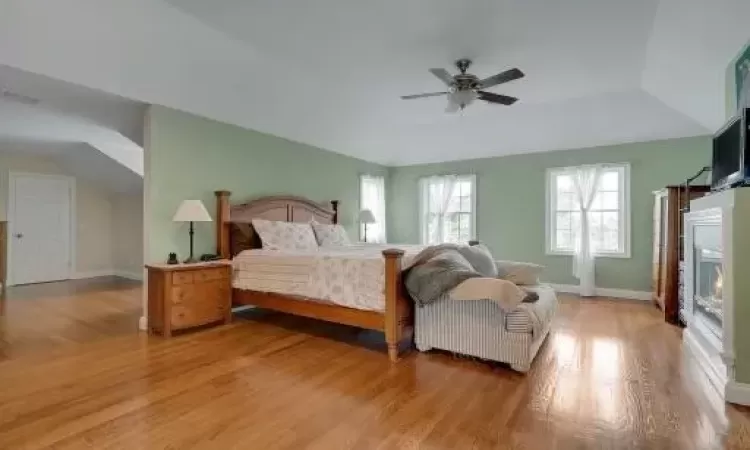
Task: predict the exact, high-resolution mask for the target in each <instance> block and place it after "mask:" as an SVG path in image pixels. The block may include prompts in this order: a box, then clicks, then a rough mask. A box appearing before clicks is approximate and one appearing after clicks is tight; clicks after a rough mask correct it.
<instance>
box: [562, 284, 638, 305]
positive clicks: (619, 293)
mask: <svg viewBox="0 0 750 450" xmlns="http://www.w3.org/2000/svg"><path fill="white" fill-rule="evenodd" d="M550 286H552V288H553V289H554V290H555V291H557V292H564V293H566V294H576V295H578V294H580V293H581V287H580V286H578V285H575V284H550ZM594 294H595V295H596V296H597V297H612V298H621V299H626V300H642V301H651V299H652V294H651V292H647V291H631V290H628V289H612V288H601V287H597V288H596V289H595V291H594Z"/></svg>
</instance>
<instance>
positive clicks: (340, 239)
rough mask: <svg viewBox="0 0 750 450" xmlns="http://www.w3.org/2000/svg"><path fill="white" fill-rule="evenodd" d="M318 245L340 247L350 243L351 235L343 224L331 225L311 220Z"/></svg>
mask: <svg viewBox="0 0 750 450" xmlns="http://www.w3.org/2000/svg"><path fill="white" fill-rule="evenodd" d="M310 224H311V225H312V228H313V231H314V232H315V238H316V239H317V240H318V245H320V246H321V247H339V246H345V245H350V244H351V243H350V242H349V236H347V235H346V230H345V229H344V227H342V226H341V225H338V224H336V225H331V224H327V223H318V222H310Z"/></svg>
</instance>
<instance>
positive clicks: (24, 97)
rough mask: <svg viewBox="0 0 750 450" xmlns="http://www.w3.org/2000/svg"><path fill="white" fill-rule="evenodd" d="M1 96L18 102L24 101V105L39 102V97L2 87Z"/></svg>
mask: <svg viewBox="0 0 750 450" xmlns="http://www.w3.org/2000/svg"><path fill="white" fill-rule="evenodd" d="M0 98H2V99H3V100H8V101H11V102H16V103H23V104H24V105H36V104H38V103H39V99H38V98H34V97H29V96H27V95H23V94H18V93H15V92H12V91H9V90H7V89H1V88H0Z"/></svg>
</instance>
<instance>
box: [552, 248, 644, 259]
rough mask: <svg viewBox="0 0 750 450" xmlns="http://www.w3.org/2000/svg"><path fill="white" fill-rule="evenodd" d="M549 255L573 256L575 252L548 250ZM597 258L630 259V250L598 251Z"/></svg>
mask: <svg viewBox="0 0 750 450" xmlns="http://www.w3.org/2000/svg"><path fill="white" fill-rule="evenodd" d="M545 254H546V255H547V256H573V252H565V251H560V250H547V251H546V252H545ZM594 257H596V258H612V259H630V258H631V256H630V252H627V253H597V254H595V255H594Z"/></svg>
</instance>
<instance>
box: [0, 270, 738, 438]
mask: <svg viewBox="0 0 750 450" xmlns="http://www.w3.org/2000/svg"><path fill="white" fill-rule="evenodd" d="M140 295H141V294H140V289H139V288H138V287H137V286H136V287H134V286H133V285H132V284H129V283H120V282H115V281H113V280H109V281H108V282H100V283H98V284H97V283H93V284H91V283H79V284H76V283H63V284H58V285H42V286H33V287H28V288H19V289H17V290H12V291H10V293H9V295H8V296H7V298H6V299H5V301H4V304H3V311H4V316H3V320H2V323H0V343H2V358H1V359H0V448H2V449H19V448H23V449H35V448H55V449H81V448H94V449H129V450H130V449H161V448H170V449H186V448H206V449H232V448H237V449H244V448H247V449H276V448H284V449H299V448H319V449H338V448H341V449H349V448H352V449H368V448H382V449H406V448H423V449H441V448H450V449H468V448H519V449H520V448H524V449H545V450H546V449H711V448H732V449H735V448H737V449H740V448H750V432H749V431H748V425H750V413H748V410H747V409H742V408H735V407H732V406H726V407H725V406H724V405H723V404H717V403H716V402H715V401H712V399H711V398H710V397H709V396H707V395H706V394H705V393H704V391H703V390H702V389H701V388H700V386H699V385H698V384H697V383H696V382H695V381H694V380H693V378H692V373H693V370H694V368H693V366H692V363H693V361H692V359H691V358H690V357H689V356H685V355H683V353H682V350H681V345H680V331H679V329H677V328H673V327H671V326H669V325H666V324H664V323H663V322H662V321H661V320H660V319H659V317H658V314H657V312H656V310H655V309H653V307H652V306H651V305H650V304H647V303H641V302H632V301H623V300H606V299H597V300H579V299H577V298H569V297H568V298H564V299H563V301H562V305H561V310H560V313H559V317H558V318H557V321H556V324H555V327H554V329H553V331H552V333H551V335H550V336H549V338H548V341H547V342H546V344H545V345H544V346H543V348H542V350H541V353H540V355H539V356H538V359H537V361H536V362H535V364H534V366H533V368H532V371H531V372H530V373H529V374H528V375H527V376H522V375H518V374H515V373H513V372H511V371H509V370H508V369H507V368H505V367H502V366H499V365H490V364H486V363H482V362H477V361H474V360H471V359H466V358H456V357H453V356H451V355H448V354H444V353H428V354H420V353H417V352H412V353H410V354H409V355H408V356H407V357H406V358H405V359H404V360H403V361H401V362H400V363H399V364H397V365H391V364H390V363H389V361H388V357H387V355H386V354H385V351H384V345H383V344H382V339H376V338H375V336H374V335H373V334H372V333H360V332H358V331H357V330H354V329H351V328H347V327H340V326H329V325H323V324H321V323H319V322H314V321H308V320H303V319H298V318H293V317H288V316H283V315H279V314H271V313H262V312H257V311H253V312H249V313H246V314H244V315H243V317H238V318H236V319H235V321H234V323H233V324H231V325H229V326H225V327H219V328H214V329H209V330H204V331H199V332H196V333H192V334H185V335H182V336H179V337H176V338H173V339H170V340H165V339H162V338H159V337H148V336H145V335H143V334H138V333H137V332H135V327H136V324H137V320H138V316H139V315H140Z"/></svg>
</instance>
